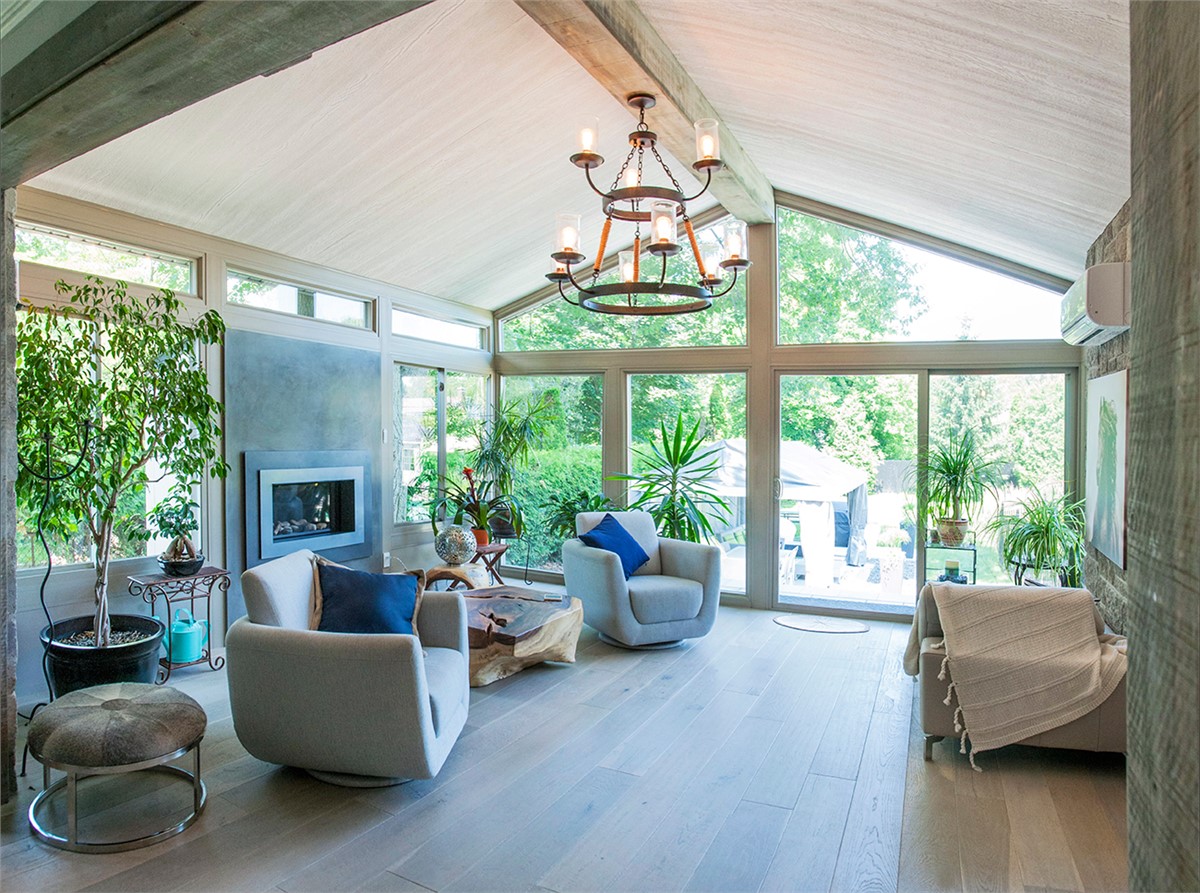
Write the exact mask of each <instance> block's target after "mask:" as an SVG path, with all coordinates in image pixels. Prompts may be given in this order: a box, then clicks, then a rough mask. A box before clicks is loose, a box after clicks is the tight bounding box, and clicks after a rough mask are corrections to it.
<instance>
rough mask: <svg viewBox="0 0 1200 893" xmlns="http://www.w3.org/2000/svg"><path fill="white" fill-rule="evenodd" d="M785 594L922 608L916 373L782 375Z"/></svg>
mask: <svg viewBox="0 0 1200 893" xmlns="http://www.w3.org/2000/svg"><path fill="white" fill-rule="evenodd" d="M779 390H780V406H779V411H780V430H781V432H782V440H781V442H780V444H779V479H780V489H779V600H780V602H782V603H784V604H802V605H812V606H822V605H833V606H836V605H839V604H842V605H844V603H845V602H854V603H856V606H857V607H860V608H861V607H865V606H869V605H875V606H879V607H885V608H886V607H887V606H897V605H901V606H904V607H907V608H912V607H913V606H914V605H915V604H916V596H917V586H916V561H915V556H916V552H915V546H916V530H917V525H916V502H917V500H916V485H915V475H913V473H912V469H913V466H914V464H915V461H916V456H917V377H916V376H915V375H831V376H816V375H785V376H783V377H782V378H781V379H780V385H779Z"/></svg>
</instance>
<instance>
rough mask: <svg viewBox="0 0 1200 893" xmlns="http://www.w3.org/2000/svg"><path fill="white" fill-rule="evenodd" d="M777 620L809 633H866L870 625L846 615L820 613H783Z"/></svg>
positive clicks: (789, 627) (789, 626) (788, 626)
mask: <svg viewBox="0 0 1200 893" xmlns="http://www.w3.org/2000/svg"><path fill="white" fill-rule="evenodd" d="M775 622H776V623H778V624H779V625H780V626H786V627H787V628H788V629H798V630H803V631H804V632H808V633H865V632H866V631H867V629H869V627H868V626H867V625H866V624H865V623H859V622H858V621H857V620H847V619H846V618H845V617H822V616H820V615H818V614H781V615H780V616H778V617H776V618H775Z"/></svg>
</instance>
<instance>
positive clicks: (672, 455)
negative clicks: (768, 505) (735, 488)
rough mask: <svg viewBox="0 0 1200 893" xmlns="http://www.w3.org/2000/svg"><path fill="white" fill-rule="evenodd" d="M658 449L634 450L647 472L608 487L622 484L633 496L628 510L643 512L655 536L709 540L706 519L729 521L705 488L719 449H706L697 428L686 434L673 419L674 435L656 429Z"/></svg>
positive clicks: (662, 426) (612, 478)
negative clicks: (633, 491) (655, 528)
mask: <svg viewBox="0 0 1200 893" xmlns="http://www.w3.org/2000/svg"><path fill="white" fill-rule="evenodd" d="M659 429H660V435H661V438H662V443H661V445H660V444H658V443H655V442H654V441H653V440H651V442H650V449H649V451H644V450H638V449H635V450H634V453H635V454H636V455H637V456H638V457H639V458H641V459H643V460H645V462H646V468H645V470H644V471H641V472H639V473H636V474H614V475H611V476H609V477H608V478H607V480H610V481H626V482H628V483H629V484H631V485H632V488H631V489H633V490H635V491H636V492H637V494H638V496H637V499H636V500H634V502H633V504H632V505H630V506H629V507H630V508H631V509H645V510H646V511H648V512H649V513H650V514H651V516H653V518H654V522H655V525H656V526H657V527H658V532H659V533H660V534H662V535H663V536H665V537H669V538H670V539H680V540H688V541H690V542H693V543H699V542H703V541H705V540H709V539H712V537H713V528H712V523H711V522H710V520H709V515H710V514H711V515H713V516H715V517H716V518H717V519H718V520H725V519H726V518H728V513H729V503H727V502H726V501H725V500H724V499H722V498H721V496H720V495H719V494H718V493H717V491H716V490H715V489H714V488H713V486H712V484H711V483H710V481H711V479H712V478H713V476H714V475H715V474H716V472H717V468H718V467H719V463H718V460H717V458H716V457H717V456H718V455H719V454H720V450H719V449H705V447H704V443H703V440H702V437H701V434H700V422H699V421H697V422H696V424H695V425H693V426H692V430H691V431H685V429H684V424H683V416H682V415H680V416H677V417H676V419H675V430H674V431H673V432H670V433H669V432H668V431H667V425H666V422H660V423H659Z"/></svg>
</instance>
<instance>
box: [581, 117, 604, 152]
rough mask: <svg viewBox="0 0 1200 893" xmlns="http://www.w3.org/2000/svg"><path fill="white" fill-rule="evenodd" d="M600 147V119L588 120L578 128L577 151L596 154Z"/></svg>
mask: <svg viewBox="0 0 1200 893" xmlns="http://www.w3.org/2000/svg"><path fill="white" fill-rule="evenodd" d="M599 147H600V119H599V118H589V119H588V120H586V121H584V122H583V126H581V127H580V128H579V149H580V151H582V152H598V151H599Z"/></svg>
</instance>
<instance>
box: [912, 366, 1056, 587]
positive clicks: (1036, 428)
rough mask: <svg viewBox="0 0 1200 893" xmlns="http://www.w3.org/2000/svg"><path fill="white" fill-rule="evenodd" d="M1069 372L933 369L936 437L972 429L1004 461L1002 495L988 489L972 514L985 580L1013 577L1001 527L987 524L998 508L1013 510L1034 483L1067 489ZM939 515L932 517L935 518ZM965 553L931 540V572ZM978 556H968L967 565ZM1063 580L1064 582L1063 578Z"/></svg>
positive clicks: (932, 437) (1045, 491) (935, 440)
mask: <svg viewBox="0 0 1200 893" xmlns="http://www.w3.org/2000/svg"><path fill="white" fill-rule="evenodd" d="M1066 392H1067V383H1066V376H1065V375H1063V374H1062V373H1051V374H1044V375H1042V374H995V375H931V376H930V378H929V443H930V446H931V447H936V446H944V445H947V444H948V443H949V442H950V440H951V438H955V437H959V436H961V435H962V433H963V432H964V431H967V430H970V431H971V432H972V433H973V434H974V435H975V443H976V445H977V446H978V447H979V450H980V453H981V454H982V456H983V458H984V459H986V460H991V461H993V462H995V463H997V464H996V475H995V476H996V483H997V485H998V488H997V489H998V496H999V503H997V501H996V499H995V498H993V497H992V496H988V497H987V498H986V500H985V502H984V505H983V508H982V510H980V511H979V512H978V517H976V518H972V519H971V528H972V529H971V531H970V536H971V540H970V541H972V542H974V543H975V545H976V550H977V551H976V554H975V556H974V560H975V561H976V562H978V569H977V577H978V582H980V583H1005V582H1012V571H1011V569H1010V568H1007V567H1005V566H1004V565H1003V562H1002V561H1001V558H1000V552H999V549H998V546H999V543H998V541H997V538H996V535H995V534H994V533H991V532H989V531H988V530H987V529H986V525H987V522H988V521H989V520H991V519H992V518H993V517H995V516H996V515H997V514H998V513H1002V512H1011V511H1012V509H1013V508H1014V507H1015V506H1016V504H1017V503H1019V502H1020V501H1021V500H1023V499H1025V498H1027V497H1029V496H1031V495H1032V494H1033V493H1034V491H1037V492H1039V493H1041V494H1042V495H1043V496H1047V497H1054V496H1061V495H1062V493H1063V492H1064V487H1065V486H1066V481H1065V479H1064V474H1065V468H1066V432H1067V429H1066ZM931 523H932V522H931ZM960 557H961V556H960V555H958V554H956V553H953V552H951V551H949V550H944V549H938V548H937V547H935V546H932V545H931V546H930V547H929V549H928V552H927V556H926V563H927V567H928V570H927V574H928V575H930V576H932V577H936V576H937V575H938V574H939V573H941V572H942V568H943V567H944V565H945V560H946V559H947V558H960ZM970 561H971V559H970V558H967V559H966V560H964V561H963V562H962V564H961V566H962V567H963V568H967V567H968V566H969V564H970ZM1055 585H1057V584H1055Z"/></svg>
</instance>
